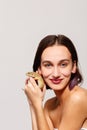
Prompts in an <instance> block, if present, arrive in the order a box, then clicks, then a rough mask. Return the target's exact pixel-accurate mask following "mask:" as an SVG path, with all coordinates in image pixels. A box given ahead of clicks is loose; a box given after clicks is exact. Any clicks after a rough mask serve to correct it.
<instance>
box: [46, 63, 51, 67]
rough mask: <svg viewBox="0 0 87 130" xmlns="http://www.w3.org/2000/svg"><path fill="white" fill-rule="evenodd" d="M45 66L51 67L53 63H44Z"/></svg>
mask: <svg viewBox="0 0 87 130" xmlns="http://www.w3.org/2000/svg"><path fill="white" fill-rule="evenodd" d="M44 66H45V67H47V68H50V67H51V66H52V65H51V64H50V63H47V64H44Z"/></svg>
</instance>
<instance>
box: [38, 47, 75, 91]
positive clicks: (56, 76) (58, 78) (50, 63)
mask: <svg viewBox="0 0 87 130" xmlns="http://www.w3.org/2000/svg"><path fill="white" fill-rule="evenodd" d="M38 71H39V73H40V74H41V75H42V76H43V78H44V81H45V82H46V84H47V85H48V86H49V87H50V88H52V89H54V90H62V89H64V88H65V87H66V86H67V85H68V83H69V81H70V77H71V73H75V72H76V64H75V63H73V62H72V59H71V54H70V52H69V50H68V49H67V48H66V47H65V46H61V45H54V46H51V47H48V48H46V49H45V50H44V51H43V53H42V56H41V66H40V68H39V69H38Z"/></svg>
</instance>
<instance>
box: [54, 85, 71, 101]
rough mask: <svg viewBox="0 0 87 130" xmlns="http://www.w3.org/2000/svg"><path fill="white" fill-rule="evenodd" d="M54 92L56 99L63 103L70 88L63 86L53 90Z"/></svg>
mask: <svg viewBox="0 0 87 130" xmlns="http://www.w3.org/2000/svg"><path fill="white" fill-rule="evenodd" d="M54 92H55V94H56V97H57V99H58V100H59V102H60V103H64V102H65V100H66V99H67V97H69V95H70V93H71V90H70V89H69V87H68V86H67V87H65V88H64V89H63V90H60V91H59V90H58V91H54Z"/></svg>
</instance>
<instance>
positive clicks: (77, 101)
mask: <svg viewBox="0 0 87 130" xmlns="http://www.w3.org/2000/svg"><path fill="white" fill-rule="evenodd" d="M67 105H70V107H71V108H73V106H75V108H76V109H77V110H79V111H82V110H83V111H84V113H86V115H87V89H85V88H81V87H78V86H77V87H76V88H75V89H74V91H73V92H72V94H71V96H70V98H69V99H68V103H67Z"/></svg>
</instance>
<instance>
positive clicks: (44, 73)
mask: <svg viewBox="0 0 87 130" xmlns="http://www.w3.org/2000/svg"><path fill="white" fill-rule="evenodd" d="M51 73H52V71H51V70H50V69H49V70H47V69H42V70H41V74H42V75H43V77H44V78H46V77H48V76H49V75H50V74H51Z"/></svg>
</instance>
